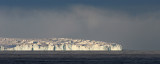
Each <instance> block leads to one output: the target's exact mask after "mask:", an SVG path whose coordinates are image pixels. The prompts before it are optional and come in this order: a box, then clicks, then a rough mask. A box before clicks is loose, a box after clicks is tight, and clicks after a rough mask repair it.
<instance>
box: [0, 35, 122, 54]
mask: <svg viewBox="0 0 160 64" xmlns="http://www.w3.org/2000/svg"><path fill="white" fill-rule="evenodd" d="M5 50H12V51H44V50H46V51H62V50H63V51H74V50H80V51H83V50H84V51H100V50H101V51H121V50H122V46H121V45H119V44H116V43H107V42H102V41H94V40H81V39H70V38H46V39H19V38H0V51H5Z"/></svg>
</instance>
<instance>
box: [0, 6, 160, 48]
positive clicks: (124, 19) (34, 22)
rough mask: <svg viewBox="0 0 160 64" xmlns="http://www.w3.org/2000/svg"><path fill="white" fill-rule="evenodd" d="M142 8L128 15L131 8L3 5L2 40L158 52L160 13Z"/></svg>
mask: <svg viewBox="0 0 160 64" xmlns="http://www.w3.org/2000/svg"><path fill="white" fill-rule="evenodd" d="M135 7H136V6H135ZM141 8H143V6H142V7H137V8H135V10H132V9H131V8H130V9H129V10H131V11H128V10H126V9H127V7H126V8H124V9H125V10H123V9H119V8H117V9H111V8H107V7H100V6H93V5H82V4H74V5H69V6H66V7H59V8H58V7H57V8H54V7H53V8H52V7H50V8H49V7H48V8H45V7H42V8H41V7H38V8H36V7H33V8H32V7H31V6H29V7H23V6H13V7H11V6H2V5H1V6H0V36H1V37H19V38H21V37H22V38H48V37H69V38H82V39H91V40H102V41H109V42H118V43H120V44H122V46H123V47H124V49H143V50H147V49H150V50H157V49H159V47H158V46H159V45H160V44H159V38H160V34H159V33H160V28H159V27H160V25H159V24H160V12H159V11H160V9H158V10H153V11H150V10H146V11H145V8H146V7H145V8H144V10H142V9H141ZM133 9H134V8H133ZM143 11H144V12H143Z"/></svg>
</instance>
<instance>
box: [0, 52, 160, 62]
mask: <svg viewBox="0 0 160 64" xmlns="http://www.w3.org/2000/svg"><path fill="white" fill-rule="evenodd" d="M0 64H160V51H136V50H134V51H133V50H131V51H130V50H129V51H0Z"/></svg>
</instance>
